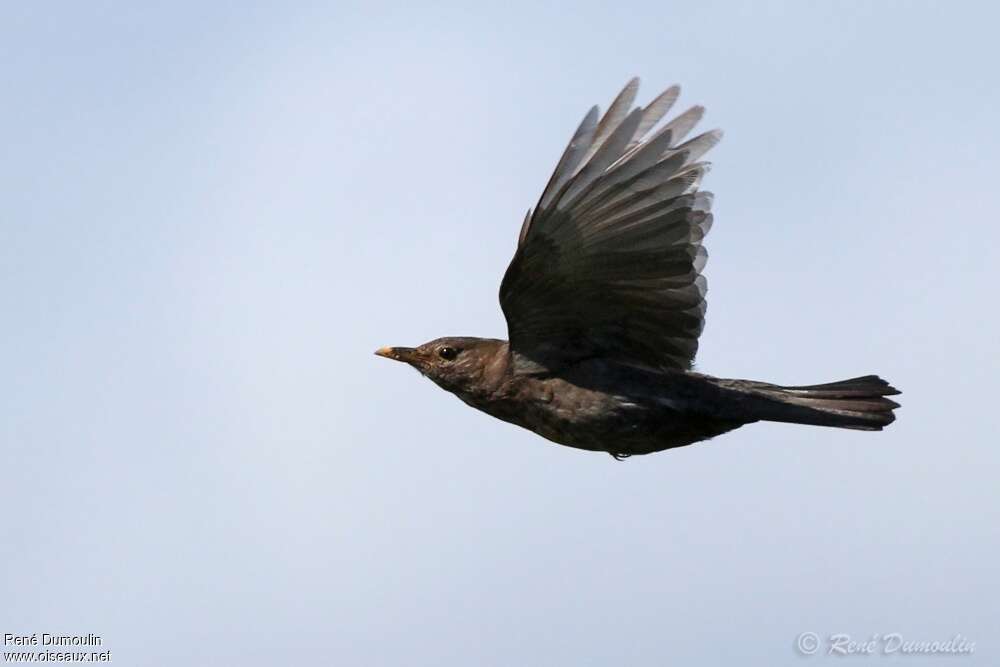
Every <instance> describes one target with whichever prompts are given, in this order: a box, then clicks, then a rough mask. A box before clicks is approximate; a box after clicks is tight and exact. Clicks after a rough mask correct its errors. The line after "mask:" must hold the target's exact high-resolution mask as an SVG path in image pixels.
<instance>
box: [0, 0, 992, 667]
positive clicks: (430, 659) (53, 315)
mask: <svg viewBox="0 0 1000 667" xmlns="http://www.w3.org/2000/svg"><path fill="white" fill-rule="evenodd" d="M998 21H1000V12H998V10H997V9H996V8H995V6H994V5H993V4H992V3H986V2H982V3H972V2H968V3H939V2H867V3H861V2H857V3H853V2H810V3H802V2H753V3H751V2H746V3H737V2H711V1H700V2H686V3H679V2H656V3H652V2H647V1H645V0H639V1H637V2H633V3H618V4H616V5H611V4H607V5H605V4H601V3H589V2H588V3H579V4H576V5H573V6H568V5H561V6H560V5H556V4H550V5H543V4H539V3H528V2H518V1H514V2H505V3H499V4H497V5H496V6H492V7H489V8H487V7H475V6H472V5H468V4H466V3H451V4H426V5H422V6H412V5H410V4H409V3H392V2H389V3H337V2H332V3H279V2H252V3H230V2H219V3H194V2H172V3H138V2H134V3H133V2H89V3H79V2H62V3H60V2H53V3H41V2H38V3H27V2H25V3H5V4H4V6H3V8H2V9H0V82H2V85H3V88H2V90H3V94H2V97H3V103H2V104H0V131H2V132H3V137H4V139H3V150H2V151H0V181H2V183H3V196H2V197H0V312H2V317H3V327H2V331H3V336H2V337H3V341H4V342H3V345H2V346H0V373H2V376H3V378H4V381H3V382H2V383H0V439H2V445H0V455H2V458H3V463H2V471H3V472H2V483H0V506H2V507H3V508H4V512H3V521H2V526H3V527H2V532H0V534H2V538H0V572H2V576H0V634H3V633H8V632H9V633H14V634H31V633H39V634H40V633H43V632H49V633H55V634H86V633H95V634H98V635H101V636H102V638H103V639H104V648H106V649H110V650H111V651H112V657H113V660H114V662H115V663H116V664H121V665H200V664H204V665H224V664H230V665H236V664H239V665H265V664H267V665H273V664H289V665H314V664H315V665H328V664H338V665H456V666H457V665H462V666H465V665H539V666H541V665H642V666H645V665H650V666H652V665H672V664H687V665H694V664H750V665H768V666H773V665H786V664H787V665H802V664H813V663H825V664H830V663H835V662H836V658H834V657H828V656H824V655H822V654H823V653H824V649H825V648H826V646H825V644H822V643H821V646H820V655H816V656H812V657H803V656H801V655H799V654H797V653H796V650H795V642H796V638H797V637H798V636H799V635H800V633H802V632H807V631H811V632H815V633H817V635H819V637H820V639H821V641H822V642H825V641H826V638H828V637H829V635H832V634H835V633H846V634H849V635H850V636H851V637H853V638H854V639H856V640H859V641H864V640H866V639H869V638H871V637H872V636H873V635H876V634H881V635H884V634H887V633H900V634H901V635H903V636H904V637H905V638H906V639H908V640H916V641H935V640H946V639H950V638H952V637H954V636H955V635H961V636H963V637H964V638H966V639H968V640H970V641H974V642H975V643H976V644H975V653H974V654H973V655H971V656H964V657H957V658H956V657H951V659H941V660H940V662H943V663H946V664H950V665H958V664H961V665H972V664H983V665H988V664H994V665H995V664H998V663H1000V620H998V618H1000V617H998V614H997V611H998V607H997V599H998V596H1000V576H998V572H997V566H996V554H997V553H998V551H1000V521H998V519H1000V516H998V503H997V495H998V494H997V478H998V466H1000V451H998V441H997V427H996V424H995V417H996V413H997V409H996V407H995V398H994V394H995V386H996V378H997V377H1000V362H998V355H997V352H996V344H997V341H998V339H1000V336H998V330H1000V326H998V324H1000V317H998V315H997V309H996V300H997V297H996V293H997V287H998V269H997V266H998V262H1000V251H998V245H1000V235H998V232H997V229H998V228H997V222H998V218H1000V196H998V194H997V191H998V190H997V185H996V180H997V177H998V174H1000V157H998V156H1000V130H998V122H997V109H998V107H1000V85H998V84H1000V81H998V76H997V69H996V68H997V63H998V62H1000V47H998V45H997V39H996V34H995V33H996V30H995V28H996V25H997V23H998ZM633 75H640V76H642V77H643V89H642V90H641V91H640V100H641V101H646V100H649V99H650V98H651V97H652V96H653V95H654V94H656V93H658V92H659V91H660V90H662V89H663V88H665V87H666V86H667V85H669V84H672V83H680V84H681V85H682V87H683V93H682V97H681V103H682V104H695V103H701V104H705V105H706V106H707V107H708V114H707V116H706V121H705V122H704V123H703V128H704V129H708V128H711V127H721V128H723V129H724V130H725V131H726V137H725V139H724V140H723V142H722V143H721V144H720V145H719V146H718V147H717V148H716V149H714V150H713V151H712V153H711V155H710V157H711V159H712V160H713V162H714V170H713V172H712V173H711V174H710V176H709V177H708V179H707V180H706V183H705V185H706V187H707V188H708V189H710V190H712V191H714V192H715V193H716V206H715V211H716V219H715V226H714V229H713V230H712V233H711V235H710V236H709V239H708V248H709V253H710V260H709V263H708V266H707V269H706V275H707V277H708V280H709V309H708V315H707V328H706V330H705V333H704V335H703V337H702V345H701V352H700V354H699V358H698V367H699V369H700V370H703V371H705V372H708V373H712V374H715V375H721V376H726V377H744V378H753V379H761V380H768V381H774V382H778V383H784V384H803V383H814V382H823V381H831V380H837V379H842V378H846V377H852V376H855V375H862V374H866V373H879V374H881V375H883V376H884V377H886V378H888V379H889V380H891V381H892V382H893V384H895V385H896V386H898V387H899V388H900V389H902V391H903V395H902V397H901V402H902V404H903V408H902V409H901V410H900V411H899V413H898V414H899V419H898V421H897V423H896V424H894V425H893V426H892V427H890V428H889V429H888V430H886V431H885V432H883V433H862V432H851V431H841V430H825V429H819V428H811V427H804V426H790V425H771V424H762V425H753V426H750V427H747V428H744V429H741V430H739V431H737V432H734V433H731V434H728V435H725V436H721V437H719V438H717V439H715V440H713V441H710V442H707V443H702V444H698V445H695V446H691V447H686V448H681V449H677V450H673V451H669V452H665V453H661V454H657V455H653V456H648V457H638V458H633V459H630V460H628V461H626V462H624V463H616V462H615V461H613V460H612V459H611V458H610V457H608V456H606V455H599V454H592V453H587V452H581V451H576V450H572V449H568V448H563V447H559V446H556V445H553V444H551V443H549V442H548V441H545V440H543V439H541V438H539V437H537V436H535V435H533V434H531V433H529V432H527V431H524V430H520V429H518V428H516V427H514V426H510V425H507V424H504V423H501V422H498V421H495V420H492V419H491V418H489V417H487V416H485V415H483V414H480V413H477V412H474V411H473V410H470V409H468V408H467V407H465V406H464V405H463V404H462V403H460V402H459V401H458V400H456V399H455V398H454V397H452V396H450V395H448V394H446V393H444V392H442V391H440V390H439V389H437V388H436V387H435V386H433V385H432V384H431V383H429V382H427V381H426V380H424V379H423V378H421V377H420V376H419V375H418V374H416V373H414V372H413V371H411V370H409V369H407V368H404V367H402V366H399V365H397V364H393V363H390V362H388V361H386V360H383V359H378V358H376V357H374V356H372V351H373V350H374V349H375V348H376V347H378V346H381V345H385V344H395V345H408V344H416V343H420V342H423V341H425V340H428V339H431V338H435V337H437V336H440V335H480V336H494V337H504V336H505V333H506V331H505V324H504V321H503V317H502V315H501V312H500V310H499V307H498V304H497V299H496V293H497V288H498V285H499V280H500V276H501V275H502V272H503V270H504V268H505V267H506V264H507V262H508V260H509V259H510V256H511V254H512V252H513V249H514V244H515V241H516V235H517V230H518V227H519V224H520V222H521V218H522V217H523V215H524V211H525V210H526V209H527V208H528V207H529V206H531V205H533V204H534V202H535V201H536V199H537V197H538V195H539V193H540V191H541V189H542V187H543V185H544V184H545V181H546V179H547V178H548V176H549V174H550V172H551V169H552V168H553V166H554V165H555V162H556V159H557V158H558V156H559V153H560V151H561V150H562V148H563V146H564V145H565V143H566V141H567V139H568V138H569V135H570V133H571V132H572V130H573V129H574V128H575V126H576V123H577V122H578V121H579V119H580V118H581V117H582V115H583V113H584V112H585V111H586V109H587V108H588V107H589V106H590V105H591V104H593V103H600V104H601V105H602V106H603V105H606V104H607V103H608V102H609V101H610V99H611V98H612V96H613V95H614V94H615V93H616V92H617V91H618V89H619V88H620V87H621V86H622V85H623V84H624V83H625V81H626V80H627V79H628V78H629V77H631V76H633ZM681 108H683V107H681ZM901 659H902V660H906V661H908V662H907V664H909V662H913V664H917V663H920V664H933V663H936V662H938V660H937V659H934V658H927V659H921V658H917V657H910V658H901ZM886 660H888V659H887V658H879V657H862V658H858V659H857V663H864V664H878V663H884V662H885V661H886Z"/></svg>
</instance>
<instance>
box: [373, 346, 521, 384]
mask: <svg viewBox="0 0 1000 667" xmlns="http://www.w3.org/2000/svg"><path fill="white" fill-rule="evenodd" d="M506 350H507V343H506V341H502V340H494V339H492V338H468V337H451V338H436V339H434V340H432V341H430V342H427V343H424V344H423V345H420V346H419V347H382V348H379V349H377V350H375V354H377V355H378V356H380V357H385V358H386V359H393V360H395V361H402V362H405V363H407V364H409V365H410V366H413V367H414V368H416V369H417V370H418V371H420V372H421V373H422V374H423V375H426V376H427V377H429V378H430V379H431V380H433V381H434V382H435V383H436V384H437V385H438V386H440V387H441V388H442V389H445V390H447V391H450V392H454V393H457V394H460V395H462V394H474V393H478V391H480V390H485V389H488V388H489V385H492V383H493V380H494V379H495V378H498V377H499V375H498V374H499V373H502V372H503V370H504V369H505V368H506V361H507V360H506Z"/></svg>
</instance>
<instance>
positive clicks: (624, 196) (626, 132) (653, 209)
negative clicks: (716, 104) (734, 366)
mask: <svg viewBox="0 0 1000 667" xmlns="http://www.w3.org/2000/svg"><path fill="white" fill-rule="evenodd" d="M638 86H639V81H638V79H632V80H631V81H630V82H629V83H628V84H627V85H626V86H625V88H624V89H623V90H622V92H621V93H620V94H619V95H618V97H617V98H616V99H615V101H614V102H612V104H611V106H610V107H609V108H608V111H607V113H605V114H604V115H603V116H601V117H600V118H598V115H599V112H598V109H597V107H594V108H592V109H591V110H590V112H589V113H588V114H587V115H586V116H585V117H584V119H583V122H582V123H581V124H580V127H579V128H578V129H577V131H576V134H574V135H573V138H572V140H570V143H569V146H567V147H566V151H565V152H564V153H563V156H562V158H561V159H560V160H559V164H558V165H557V166H556V170H555V173H553V174H552V178H551V179H550V180H549V183H548V185H547V186H546V187H545V191H544V192H543V193H542V196H541V199H539V202H538V205H537V206H536V207H535V209H534V211H533V212H532V211H529V212H528V215H527V217H526V218H525V220H524V225H523V226H522V227H521V234H520V237H519V238H518V245H517V251H516V252H515V254H514V259H513V260H511V263H510V266H509V267H508V268H507V273H506V274H505V275H504V278H503V282H502V283H501V285H500V305H501V307H502V308H503V312H504V315H505V316H506V318H507V328H508V332H509V338H510V343H511V348H512V349H513V350H514V351H515V352H517V353H518V354H520V355H521V356H522V357H526V358H527V359H529V360H531V361H534V362H536V363H538V364H541V365H542V366H544V367H546V368H549V369H554V368H557V367H559V366H561V365H563V364H566V363H571V362H573V361H575V360H579V359H583V358H587V357H591V356H602V357H605V358H609V359H615V360H618V361H622V362H624V363H629V364H638V365H642V366H649V367H653V368H681V369H686V368H690V366H691V363H692V361H693V360H694V356H695V352H696V350H697V349H698V335H699V334H700V333H701V330H702V328H703V325H704V315H705V290H706V284H705V279H704V277H703V276H701V269H702V267H703V266H704V264H705V260H706V258H707V254H706V252H705V249H704V248H703V247H702V239H703V238H704V236H705V234H706V233H707V232H708V229H709V227H710V226H711V224H712V214H711V213H710V209H711V205H712V195H711V193H708V192H701V191H699V190H698V185H699V182H700V181H701V178H702V176H704V174H705V172H706V171H707V170H708V163H706V162H699V161H698V160H699V158H700V157H701V156H702V155H704V153H705V152H706V151H707V150H708V149H709V148H711V147H712V146H714V145H715V144H716V143H717V142H718V141H719V139H720V137H721V136H722V135H721V132H719V131H717V130H715V131H711V132H706V133H704V134H700V135H698V136H696V137H695V138H693V139H690V140H688V141H684V138H685V136H686V135H687V134H688V133H689V132H690V131H691V129H692V128H693V127H694V125H695V124H696V123H697V122H698V120H699V119H700V118H701V116H702V113H703V111H704V109H702V107H698V106H696V107H692V108H691V109H688V110H687V111H685V112H684V113H682V114H680V115H679V116H677V117H676V118H674V119H673V120H671V121H670V122H668V123H666V124H664V125H663V126H662V127H660V128H659V129H658V130H656V131H654V132H651V130H653V128H654V127H655V126H657V124H658V123H659V121H660V120H661V119H662V118H663V116H664V115H665V114H666V113H667V111H668V110H669V109H670V107H671V106H672V105H673V103H674V101H675V100H676V99H677V95H678V93H679V92H680V90H679V88H677V87H676V86H674V87H671V88H669V89H667V90H666V91H665V92H664V93H662V94H661V95H660V96H659V97H657V98H656V99H655V100H653V101H652V102H651V103H650V104H649V105H648V106H646V107H643V108H636V109H631V107H632V102H633V100H634V99H635V93H636V90H637V89H638Z"/></svg>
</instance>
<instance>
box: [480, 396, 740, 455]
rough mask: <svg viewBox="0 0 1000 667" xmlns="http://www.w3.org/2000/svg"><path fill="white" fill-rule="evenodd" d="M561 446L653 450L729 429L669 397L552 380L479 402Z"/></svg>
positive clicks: (616, 451) (615, 450)
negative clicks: (489, 402)
mask: <svg viewBox="0 0 1000 667" xmlns="http://www.w3.org/2000/svg"><path fill="white" fill-rule="evenodd" d="M476 407H479V408H480V409H483V410H484V411H486V412H488V413H490V414H492V415H493V416H495V417H498V418H499V419H503V420H504V421H508V422H511V423H513V424H517V425H518V426H521V427H523V428H526V429H528V430H530V431H533V432H535V433H537V434H538V435H540V436H542V437H544V438H546V439H548V440H551V441H553V442H557V443H559V444H561V445H566V446H569V447H575V448H578V449H586V450H591V451H600V452H609V453H613V454H648V453H651V452H656V451H660V450H663V449H668V448H671V447H679V446H682V445H688V444H691V443H693V442H697V441H699V440H703V439H705V438H707V437H711V436H712V435H716V434H718V433H720V432H724V431H725V430H729V428H732V427H729V428H725V429H722V430H718V428H711V427H709V428H706V427H708V426H710V425H708V424H705V423H704V420H703V419H701V418H699V417H697V416H695V415H691V414H689V413H687V412H686V411H684V410H683V406H681V405H679V404H678V403H676V402H673V401H670V400H669V399H667V398H656V399H651V398H648V397H629V396H621V395H614V394H608V393H604V392H599V391H593V390H589V389H585V388H581V387H578V386H575V385H572V384H569V383H568V382H563V381H553V380H548V381H546V382H545V383H544V384H540V385H538V386H535V387H531V388H530V389H527V390H525V391H523V392H519V394H518V395H517V396H516V397H515V398H514V400H511V401H509V402H507V401H503V402H500V403H499V404H494V405H490V406H476Z"/></svg>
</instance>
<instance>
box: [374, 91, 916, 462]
mask: <svg viewBox="0 0 1000 667" xmlns="http://www.w3.org/2000/svg"><path fill="white" fill-rule="evenodd" d="M638 87H639V81H638V79H632V80H631V81H629V82H628V84H627V85H626V86H625V88H624V89H623V90H622V91H621V93H619V95H618V96H617V97H616V98H615V100H614V101H613V102H612V103H611V106H610V107H609V108H608V110H607V111H606V112H605V113H604V115H600V111H599V109H598V107H596V106H595V107H593V108H592V109H590V111H589V112H588V113H587V114H586V116H584V118H583V122H581V123H580V126H579V127H578V128H577V130H576V132H575V133H574V135H573V137H572V139H571V140H570V142H569V145H568V146H567V147H566V150H565V152H564V153H563V155H562V158H560V160H559V163H558V164H557V165H556V168H555V172H554V173H553V174H552V177H551V178H550V179H549V182H548V184H547V185H546V186H545V189H544V190H543V191H542V196H541V198H540V199H539V200H538V204H537V205H536V206H535V208H534V209H533V210H529V211H528V214H527V216H526V217H525V219H524V223H523V224H522V226H521V232H520V235H519V236H518V240H517V250H516V251H515V253H514V258H513V259H512V260H511V262H510V265H509V266H508V268H507V272H506V274H505V275H504V277H503V281H502V282H501V284H500V306H501V308H502V309H503V313H504V316H505V317H506V319H507V330H508V337H509V339H510V340H509V341H507V340H497V339H491V338H471V337H447V338H438V339H436V340H432V341H430V342H428V343H424V344H423V345H420V346H419V347H415V348H411V347H383V348H380V349H379V350H377V351H376V352H375V354H377V355H379V356H382V357H387V358H389V359H395V360H396V361H402V362H405V363H407V364H409V365H410V366H412V367H413V368H415V369H417V370H418V371H420V372H421V373H422V374H423V375H425V376H427V377H428V378H430V379H431V380H433V381H434V382H435V383H437V385H438V386H440V387H441V388H443V389H445V390H446V391H449V392H451V393H453V394H455V395H456V396H458V397H459V398H460V399H462V400H463V401H465V402H466V403H467V404H468V405H470V406H472V407H474V408H477V409H478V410H482V411H483V412H485V413H487V414H490V415H492V416H494V417H496V418H498V419H502V420H504V421H507V422H510V423H512V424H517V425H518V426H522V427H524V428H526V429H529V430H531V431H534V432H535V433H537V434H538V435H541V436H542V437H544V438H548V439H549V440H552V441H553V442H557V443H559V444H561V445H568V446H570V447H576V448H579V449H585V450H591V451H597V452H607V453H609V454H611V455H612V456H613V457H615V458H616V459H619V460H620V459H622V458H625V457H628V456H632V455H636V454H649V453H652V452H658V451H662V450H665V449H670V448H673V447H681V446H684V445H690V444H692V443H695V442H699V441H702V440H707V439H708V438H712V437H714V436H717V435H720V434H722V433H726V432H727V431H732V430H733V429H736V428H739V427H740V426H743V425H745V424H751V423H753V422H757V421H772V422H788V423H792V424H812V425H816V426H833V427H838V428H849V429H860V430H866V431H880V430H882V428H884V427H885V426H887V425H889V424H891V423H892V422H893V420H894V419H895V416H894V415H893V410H894V409H895V408H897V407H899V404H898V403H895V402H894V401H892V400H890V399H888V398H885V397H886V396H891V395H894V394H898V393H899V391H897V390H896V389H894V388H893V387H891V386H890V385H889V384H888V383H887V382H886V381H885V380H882V379H881V378H879V377H878V376H876V375H866V376H864V377H857V378H853V379H850V380H842V381H840V382H830V383H827V384H814V385H805V386H795V387H786V386H779V385H775V384H770V383H767V382H758V381H754V380H734V379H723V378H716V377H712V376H710V375H705V374H703V373H699V372H695V371H694V370H692V368H693V363H694V358H695V353H696V351H697V349H698V336H699V335H700V334H701V331H702V329H703V327H704V322H705V291H706V283H705V278H704V276H703V275H702V268H703V267H704V266H705V260H706V258H707V254H706V252H705V247H704V245H703V243H704V239H705V235H706V234H707V233H708V230H709V228H710V227H711V225H712V213H711V207H712V194H711V193H709V192H705V191H703V190H700V189H699V187H700V184H701V180H702V177H703V176H704V175H705V173H706V172H707V171H708V168H709V164H708V163H707V162H703V161H701V158H702V156H704V154H705V153H706V152H707V151H708V150H709V149H710V148H712V146H714V145H715V144H716V143H717V142H718V141H719V139H720V138H721V136H722V135H721V132H719V131H718V130H712V131H709V132H705V133H703V134H699V135H697V136H695V137H694V138H692V139H686V137H687V136H688V134H689V133H690V132H691V130H692V129H693V128H694V126H695V125H696V124H697V123H698V121H699V120H700V119H701V117H702V114H703V113H704V109H703V108H702V107H700V106H695V107H692V108H690V109H688V110H687V111H685V112H683V113H681V114H680V115H678V116H676V117H674V118H673V119H672V120H670V121H669V122H666V123H662V124H661V121H662V120H663V119H664V117H665V116H666V115H667V113H668V111H669V110H670V108H671V107H672V106H673V105H674V102H675V101H676V100H677V97H678V94H679V93H680V89H679V87H677V86H672V87H670V88H668V89H667V90H666V91H664V92H663V93H662V94H660V95H659V96H658V97H656V98H655V99H654V100H653V101H652V102H650V103H649V104H647V105H646V106H644V107H636V108H633V103H634V101H635V96H636V92H637V90H638Z"/></svg>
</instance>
